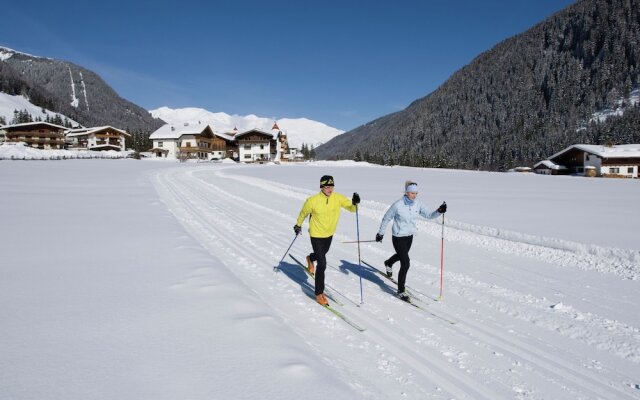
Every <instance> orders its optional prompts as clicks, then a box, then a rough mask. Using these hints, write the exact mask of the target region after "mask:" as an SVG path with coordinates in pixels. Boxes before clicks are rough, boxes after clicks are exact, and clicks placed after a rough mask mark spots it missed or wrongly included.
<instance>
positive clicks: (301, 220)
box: [296, 197, 312, 226]
mask: <svg viewBox="0 0 640 400" xmlns="http://www.w3.org/2000/svg"><path fill="white" fill-rule="evenodd" d="M311 199H312V198H311V197H309V198H308V199H307V200H306V201H305V202H304V205H303V206H302V210H300V214H298V219H297V220H296V225H297V226H302V224H303V223H304V219H305V218H307V215H309V214H311V209H312V207H311Z"/></svg>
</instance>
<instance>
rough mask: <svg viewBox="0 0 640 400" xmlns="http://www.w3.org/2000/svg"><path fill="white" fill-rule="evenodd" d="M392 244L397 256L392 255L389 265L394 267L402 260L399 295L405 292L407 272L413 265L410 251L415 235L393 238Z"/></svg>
mask: <svg viewBox="0 0 640 400" xmlns="http://www.w3.org/2000/svg"><path fill="white" fill-rule="evenodd" d="M391 242H392V243H393V248H394V249H395V251H396V254H394V255H392V256H391V258H389V259H388V260H387V264H389V265H392V264H394V263H395V262H396V261H398V260H400V273H398V293H402V292H404V283H405V281H406V280H407V272H409V267H410V265H411V260H409V250H411V243H413V235H411V236H392V237H391Z"/></svg>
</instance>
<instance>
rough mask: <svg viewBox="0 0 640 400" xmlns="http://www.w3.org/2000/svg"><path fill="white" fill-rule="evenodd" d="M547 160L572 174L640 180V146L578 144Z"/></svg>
mask: <svg viewBox="0 0 640 400" xmlns="http://www.w3.org/2000/svg"><path fill="white" fill-rule="evenodd" d="M548 161H550V162H552V163H553V164H556V165H559V166H562V167H565V168H566V170H567V172H568V173H570V174H577V175H587V176H605V177H607V176H612V177H626V178H640V144H623V145H610V146H602V145H591V144H575V145H573V146H569V147H567V148H566V149H563V150H562V151H559V152H558V153H556V154H554V155H552V156H551V157H549V159H548ZM536 165H537V164H536Z"/></svg>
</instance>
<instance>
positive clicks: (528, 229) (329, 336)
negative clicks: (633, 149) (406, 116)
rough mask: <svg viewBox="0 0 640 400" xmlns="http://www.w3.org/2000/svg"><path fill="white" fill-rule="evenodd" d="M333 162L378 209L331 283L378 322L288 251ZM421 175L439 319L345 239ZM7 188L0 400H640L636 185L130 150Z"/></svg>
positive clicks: (30, 167) (344, 223) (22, 176)
mask: <svg viewBox="0 0 640 400" xmlns="http://www.w3.org/2000/svg"><path fill="white" fill-rule="evenodd" d="M324 174H330V175H333V176H334V178H335V181H336V188H335V190H336V191H337V192H340V193H343V194H345V195H351V193H352V192H354V191H358V192H359V194H360V196H361V197H362V199H363V201H362V204H361V205H360V209H359V212H358V215H357V216H356V215H355V214H352V213H348V212H346V211H344V212H343V214H342V216H341V220H340V223H339V226H338V231H337V232H336V235H335V236H334V240H333V244H332V246H331V251H330V252H329V254H328V262H329V267H328V269H327V284H328V285H329V287H330V289H329V290H328V293H329V294H332V295H333V297H334V299H335V300H332V301H331V302H332V303H333V304H334V306H335V308H336V309H337V310H339V311H341V312H343V313H344V314H345V315H347V316H348V317H350V318H352V319H353V320H354V321H355V322H356V323H358V324H359V325H361V326H363V327H365V328H366V330H365V331H364V332H358V331H356V330H355V329H353V328H352V327H350V326H349V325H347V324H345V323H344V322H343V321H342V320H340V319H337V318H336V317H334V316H333V314H331V313H329V312H327V311H326V310H324V309H322V308H321V307H320V306H318V305H317V304H315V303H314V301H313V299H312V297H313V294H312V291H311V289H310V288H311V287H312V285H313V282H312V281H311V280H310V279H309V278H308V277H307V275H306V274H305V273H304V272H303V270H302V269H301V268H300V267H298V266H297V265H296V264H295V263H294V262H293V261H292V260H291V259H290V258H289V257H284V260H283V262H282V263H279V262H280V260H281V259H282V258H283V256H284V253H285V251H286V249H287V247H289V245H291V244H292V240H293V239H294V234H293V229H292V226H293V225H294V223H295V219H296V217H297V214H298V212H299V210H300V208H301V206H302V203H303V201H304V199H305V198H306V197H307V196H310V195H312V194H314V193H317V191H318V180H319V178H320V176H322V175H324ZM407 179H411V180H415V181H417V182H418V185H419V188H420V193H419V198H420V199H422V201H424V202H425V203H426V204H427V205H429V206H431V207H435V206H437V205H438V204H439V203H440V202H441V201H442V200H446V201H447V204H448V206H449V207H448V212H447V214H446V218H445V220H444V226H443V225H442V222H443V221H442V219H441V218H438V219H437V220H431V221H427V220H421V221H420V223H419V224H418V233H417V234H416V236H415V238H414V244H413V248H412V249H411V259H412V266H411V270H410V271H409V275H408V278H407V284H408V286H409V288H410V290H413V292H414V294H416V296H417V297H418V298H419V299H420V304H424V307H425V308H426V309H427V310H428V312H425V311H421V310H419V309H416V308H414V307H410V306H407V305H406V304H403V303H402V302H400V301H399V300H397V299H396V298H394V297H393V295H392V294H393V292H394V286H393V285H392V284H390V283H389V282H388V281H387V280H385V279H384V278H382V277H381V275H379V274H377V273H375V271H373V270H371V269H370V268H369V267H366V266H365V265H364V264H363V265H359V262H358V249H357V246H356V245H354V244H345V243H342V242H344V241H349V240H355V239H356V236H357V235H356V232H357V229H356V226H358V227H359V232H360V237H361V239H362V240H370V239H372V238H373V236H374V235H375V232H376V231H377V229H378V226H379V224H380V220H381V218H382V215H383V214H384V212H385V211H386V209H387V207H388V206H389V205H390V203H391V202H392V201H393V200H395V199H397V198H399V197H400V196H401V194H402V193H401V192H402V187H403V183H404V181H405V180H407ZM0 182H2V185H0V199H1V201H2V207H0V221H2V223H3V227H4V229H2V230H0V255H1V257H2V263H0V276H2V279H0V321H1V322H2V323H1V326H2V329H0V354H2V357H0V398H11V399H31V398H47V399H65V400H67V399H86V398H92V399H113V398H118V399H140V398H153V399H179V398H188V399H211V398H220V399H225V398H233V399H255V398H262V399H298V398H305V399H328V398H330V399H354V398H362V399H405V398H409V399H474V400H475V399H487V400H488V399H491V400H494V399H524V398H526V399H640V390H639V389H638V388H639V387H640V378H639V377H640V345H639V344H640V314H639V313H638V312H637V304H638V300H640V298H639V296H640V290H639V285H640V249H639V246H638V241H637V232H636V231H637V226H638V223H639V222H640V213H638V212H637V204H638V202H639V201H640V186H639V185H638V181H637V180H631V179H629V180H619V179H586V178H578V177H569V176H540V175H534V174H505V173H489V172H468V171H455V170H434V169H418V168H405V167H379V166H374V165H370V164H367V163H356V162H318V163H298V164H293V165H291V164H284V163H283V164H280V165H275V164H268V165H260V166H253V165H240V164H235V163H229V164H227V163H216V164H210V163H208V164H177V163H158V162H152V161H150V160H146V161H136V160H131V159H124V160H65V161H60V162H33V161H32V162H30V161H0ZM307 227H308V224H307V223H306V222H305V225H304V226H303V234H302V235H301V236H300V237H298V238H296V240H295V241H294V242H293V246H292V248H291V254H293V255H295V256H296V257H298V258H300V259H303V258H304V256H305V255H306V254H307V253H308V252H309V251H310V248H311V247H310V243H309V238H308V234H307V232H306V229H307ZM443 228H444V241H443V248H444V287H443V298H442V300H441V301H435V300H436V299H437V298H438V296H439V294H440V267H441V265H440V249H441V237H442V236H441V235H442V232H443ZM390 239H391V238H390V229H388V232H387V234H386V235H385V238H384V240H383V242H382V243H363V244H361V247H360V253H361V256H362V259H363V260H366V261H368V262H370V263H371V264H372V265H374V266H377V267H380V266H381V265H382V261H383V260H384V259H386V258H387V257H389V256H390V255H391V254H392V251H393V250H392V246H391V240H390ZM274 266H279V272H274V271H273V267H274ZM397 269H398V265H395V266H394V271H396V272H397ZM360 283H362V294H363V300H364V302H363V303H362V304H360V303H361V301H360V300H361V299H360V293H361V292H360ZM337 301H340V302H341V303H342V305H340V304H338V303H337ZM443 318H446V319H449V320H451V321H453V322H456V323H455V324H453V325H452V324H450V323H448V322H446V321H445V320H443Z"/></svg>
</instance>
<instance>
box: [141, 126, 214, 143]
mask: <svg viewBox="0 0 640 400" xmlns="http://www.w3.org/2000/svg"><path fill="white" fill-rule="evenodd" d="M207 127H209V128H210V129H211V131H212V132H214V130H213V127H211V126H210V125H208V124H190V123H184V124H182V125H178V124H174V125H171V124H166V125H163V126H161V127H160V128H158V129H157V130H156V131H155V132H153V133H152V134H151V136H149V139H152V140H153V139H178V138H180V136H182V135H200V134H202V132H204V130H205V129H207Z"/></svg>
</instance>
